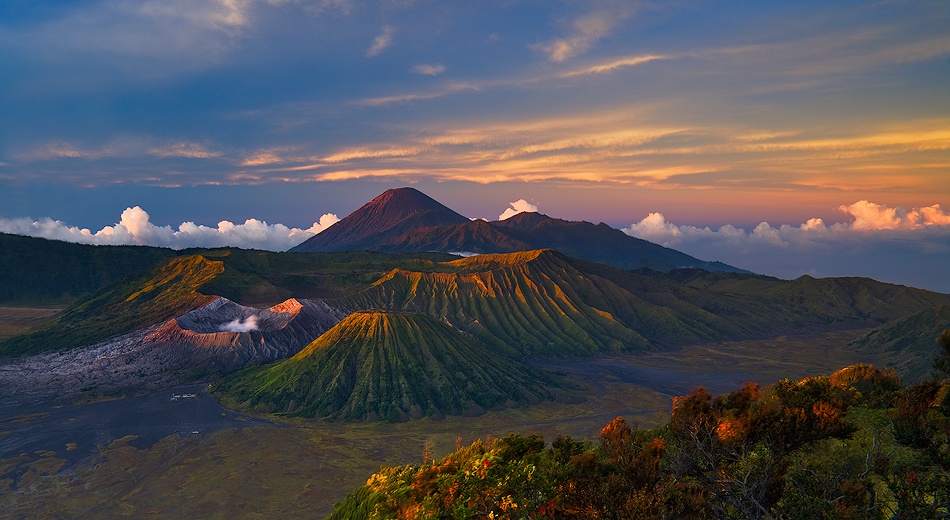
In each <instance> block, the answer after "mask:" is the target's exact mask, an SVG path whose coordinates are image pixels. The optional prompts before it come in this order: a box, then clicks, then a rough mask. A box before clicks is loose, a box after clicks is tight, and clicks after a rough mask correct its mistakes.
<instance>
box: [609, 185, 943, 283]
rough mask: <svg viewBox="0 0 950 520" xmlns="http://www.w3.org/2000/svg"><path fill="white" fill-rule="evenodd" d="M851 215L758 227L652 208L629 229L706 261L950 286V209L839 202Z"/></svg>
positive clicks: (793, 273)
mask: <svg viewBox="0 0 950 520" xmlns="http://www.w3.org/2000/svg"><path fill="white" fill-rule="evenodd" d="M838 209H839V210H840V211H841V212H843V213H845V214H847V215H848V216H849V217H850V218H851V220H850V221H848V222H837V223H831V224H829V223H826V222H824V221H823V220H822V219H820V218H812V219H808V220H807V221H806V222H804V223H801V224H799V225H797V226H793V225H788V224H784V225H780V226H773V225H771V224H769V223H768V222H761V223H759V224H758V225H757V226H755V227H754V228H752V229H751V230H745V229H743V228H739V227H736V226H732V225H725V226H721V227H719V228H718V229H713V228H710V227H697V226H689V225H677V224H674V223H672V222H669V221H667V220H666V218H665V217H664V216H663V214H661V213H650V214H649V215H647V216H646V217H644V218H643V219H642V220H640V221H639V222H637V223H634V224H632V225H631V226H630V227H627V228H624V229H623V232H624V233H627V234H628V235H631V236H635V237H637V238H642V239H644V240H649V241H651V242H654V243H657V244H660V245H663V246H666V247H670V248H674V249H678V250H680V251H683V252H685V253H688V254H690V255H692V256H695V257H697V258H700V259H703V260H719V261H722V262H726V263H728V264H731V265H734V266H736V267H741V268H744V269H749V270H751V271H754V272H757V273H761V274H768V275H772V276H778V277H781V278H797V277H799V276H801V275H803V274H810V275H813V276H867V277H871V278H875V279H877V280H881V281H890V282H894V283H901V284H905V285H913V286H916V287H922V288H928V289H933V290H938V291H942V292H950V278H947V277H946V275H945V270H946V267H945V265H946V260H945V259H946V258H948V256H950V215H948V214H947V213H946V212H945V211H943V209H941V207H940V205H938V204H935V205H933V206H927V207H922V208H914V209H911V210H905V209H902V208H899V207H893V208H892V207H887V206H884V205H880V204H876V203H873V202H868V201H866V200H862V201H858V202H856V203H854V204H851V205H847V206H840V207H839V208H838Z"/></svg>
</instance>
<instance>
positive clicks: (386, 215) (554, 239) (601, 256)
mask: <svg viewBox="0 0 950 520" xmlns="http://www.w3.org/2000/svg"><path fill="white" fill-rule="evenodd" d="M362 249H366V250H370V251H379V252H387V253H393V252H414V251H438V252H443V253H463V254H465V253H472V254H483V253H512V252H516V251H527V250H532V249H553V250H555V251H560V252H562V253H564V254H566V255H569V256H573V257H577V258H583V259H585V260H591V261H594V262H601V263H605V264H608V265H612V266H614V267H618V268H621V269H641V268H647V269H652V270H655V271H670V270H673V269H682V268H699V269H706V270H709V271H729V272H747V271H744V270H742V269H739V268H736V267H733V266H730V265H727V264H724V263H721V262H707V261H703V260H699V259H697V258H694V257H692V256H689V255H687V254H685V253H682V252H680V251H676V250H674V249H670V248H667V247H663V246H661V245H658V244H654V243H652V242H648V241H646V240H642V239H639V238H635V237H631V236H629V235H627V234H625V233H624V232H622V231H620V230H619V229H614V228H611V227H610V226H608V225H607V224H604V223H600V224H592V223H590V222H585V221H580V222H576V221H569V220H562V219H558V218H552V217H549V216H547V215H543V214H541V213H519V214H517V215H515V216H513V217H511V218H508V219H506V220H501V221H497V222H485V221H483V220H474V221H472V220H469V219H467V218H465V217H463V216H462V215H459V214H458V213H456V212H454V211H452V210H450V209H448V208H446V207H445V206H443V205H442V204H439V203H438V202H436V201H435V200H433V199H431V198H429V197H428V196H426V195H424V194H423V193H421V192H419V191H418V190H415V189H413V188H400V189H395V190H388V191H386V192H385V193H383V194H382V195H380V196H379V197H376V198H375V199H373V200H372V201H371V202H370V203H368V204H366V205H364V206H363V207H361V208H360V209H358V210H356V211H354V212H353V213H351V214H350V215H349V216H347V217H346V218H344V219H343V220H341V221H340V222H337V223H336V224H334V225H333V226H330V228H328V229H327V230H326V231H324V232H322V233H320V234H318V235H316V236H314V237H312V238H310V239H309V240H307V241H305V242H304V243H302V244H300V245H298V246H297V247H295V248H293V249H291V251H292V252H334V251H352V250H362Z"/></svg>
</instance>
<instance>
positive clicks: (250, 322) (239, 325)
mask: <svg viewBox="0 0 950 520" xmlns="http://www.w3.org/2000/svg"><path fill="white" fill-rule="evenodd" d="M218 330H219V331H221V332H250V331H252V330H257V315H256V314H252V315H250V316H248V317H247V319H246V320H244V321H241V318H235V319H234V321H231V322H228V323H225V324H224V325H221V326H220V327H218Z"/></svg>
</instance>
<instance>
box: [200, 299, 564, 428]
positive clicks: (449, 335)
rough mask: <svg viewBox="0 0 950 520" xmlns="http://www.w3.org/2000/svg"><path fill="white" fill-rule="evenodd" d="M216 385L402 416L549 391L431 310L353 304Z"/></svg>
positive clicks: (343, 412)
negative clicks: (321, 328) (300, 345)
mask: <svg viewBox="0 0 950 520" xmlns="http://www.w3.org/2000/svg"><path fill="white" fill-rule="evenodd" d="M218 389H219V390H221V391H223V392H225V393H227V394H229V395H231V396H232V397H233V398H235V399H236V400H237V401H238V402H241V403H244V404H246V405H249V406H254V407H258V408H263V409H267V410H269V411H274V412H284V413H288V414H292V415H299V416H306V417H314V416H317V417H324V418H327V419H343V420H357V421H359V420H370V421H374V420H382V419H385V420H389V421H402V420H407V419H409V418H420V417H423V416H436V417H438V416H441V415H474V414H481V413H483V412H484V411H485V410H488V409H500V408H504V407H508V406H517V405H522V404H533V403H537V402H538V401H539V400H540V399H543V398H548V397H550V392H549V391H548V390H547V389H546V387H545V385H544V384H543V383H542V380H541V378H540V376H539V374H536V373H535V372H533V371H532V370H530V369H528V368H527V367H525V366H523V365H521V364H520V363H518V362H516V361H514V360H512V359H509V358H506V357H504V356H501V355H498V354H496V353H494V352H493V351H492V350H490V349H489V348H487V347H485V346H483V345H481V344H479V343H478V342H476V341H475V340H473V339H472V338H470V337H468V336H466V335H464V334H462V333H461V332H459V331H457V330H456V329H453V328H452V327H450V326H448V325H446V324H445V323H442V322H440V321H438V320H436V319H434V318H431V317H428V316H423V315H420V314H410V313H391V312H382V311H367V312H356V313H353V314H351V315H350V316H348V317H347V318H345V319H344V320H343V321H341V322H340V323H339V324H337V325H336V326H335V327H333V328H332V329H330V330H328V331H327V332H326V333H325V334H323V335H322V336H320V337H319V338H317V339H316V340H315V341H314V342H313V343H311V344H310V345H308V346H307V347H306V348H304V349H303V350H302V351H300V352H299V353H298V354H297V355H296V356H294V357H293V358H291V359H288V360H287V361H284V362H282V363H279V364H277V365H274V366H272V367H269V368H265V369H260V370H254V371H250V372H247V371H245V372H242V373H240V374H238V375H237V376H235V377H234V378H231V379H229V380H225V381H223V382H222V383H220V384H219V385H218Z"/></svg>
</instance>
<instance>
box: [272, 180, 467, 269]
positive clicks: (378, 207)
mask: <svg viewBox="0 0 950 520" xmlns="http://www.w3.org/2000/svg"><path fill="white" fill-rule="evenodd" d="M468 221H469V220H468V219H467V218H465V217H463V216H462V215H459V214H458V213H456V212H454V211H452V210H451V209H449V208H447V207H445V206H443V205H442V204H440V203H439V202H437V201H436V200H435V199H433V198H431V197H429V196H428V195H426V194H425V193H422V192H421V191H419V190H416V189H413V188H398V189H392V190H386V191H385V192H383V193H382V194H381V195H380V196H378V197H376V198H375V199H373V200H371V201H369V202H367V203H366V204H364V205H363V206H362V207H361V208H359V209H358V210H356V211H354V212H353V213H350V214H349V215H348V216H347V217H346V218H344V219H343V220H341V221H339V222H337V223H336V224H334V225H332V226H330V227H329V228H328V229H327V230H326V231H324V232H322V233H320V234H318V235H315V236H313V237H311V238H310V239H308V240H307V241H306V242H304V243H302V244H300V245H298V246H297V247H294V248H293V249H291V251H292V252H321V253H332V252H339V251H364V250H368V251H380V250H381V249H379V248H378V245H379V243H380V242H390V241H391V240H392V238H393V237H398V236H401V235H403V234H405V233H407V232H409V231H411V230H415V229H419V228H425V227H433V226H435V227H440V226H452V225H458V224H463V223H466V222H468Z"/></svg>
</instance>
